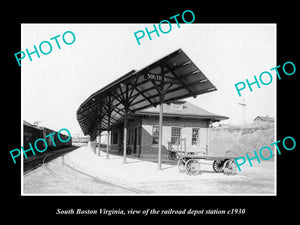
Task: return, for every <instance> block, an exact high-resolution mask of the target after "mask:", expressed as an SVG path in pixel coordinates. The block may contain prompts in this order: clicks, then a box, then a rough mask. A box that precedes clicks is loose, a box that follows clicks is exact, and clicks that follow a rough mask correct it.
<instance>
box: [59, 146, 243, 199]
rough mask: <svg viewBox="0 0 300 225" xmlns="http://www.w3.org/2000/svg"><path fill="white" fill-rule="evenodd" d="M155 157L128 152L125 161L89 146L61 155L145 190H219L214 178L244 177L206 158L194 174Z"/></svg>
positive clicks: (86, 170)
mask: <svg viewBox="0 0 300 225" xmlns="http://www.w3.org/2000/svg"><path fill="white" fill-rule="evenodd" d="M154 161H155V159H154V158H153V157H151V158H150V159H147V158H136V157H135V156H134V155H128V156H127V163H125V164H124V163H123V157H122V156H121V155H113V154H110V155H109V158H108V159H107V158H106V152H104V151H101V152H100V156H98V154H95V153H94V152H93V151H92V150H91V149H90V148H89V147H88V146H84V147H80V148H78V149H76V150H74V151H72V152H70V153H68V154H66V155H64V163H65V164H67V165H68V166H70V167H72V168H74V169H76V170H79V171H82V172H84V173H86V174H89V175H91V176H93V177H97V178H98V179H101V180H104V181H107V182H110V183H113V184H116V185H119V186H123V187H127V188H133V189H138V190H142V192H143V193H145V194H153V193H158V194H179V195H180V194H196V193H199V194H201V193H202V194H203V193H214V194H218V193H220V192H219V188H218V186H216V182H222V183H223V184H224V183H225V182H228V184H230V183H231V184H232V182H239V181H240V182H242V181H243V180H245V179H246V178H247V177H246V176H245V174H243V173H240V174H236V175H234V176H227V175H224V174H223V173H215V172H214V171H213V169H212V161H207V160H203V161H201V173H200V174H197V175H187V174H186V173H180V172H179V170H178V167H177V164H176V160H174V162H173V165H172V164H170V163H162V168H161V169H158V165H157V163H155V162H154ZM227 191H228V190H227ZM227 191H226V192H225V193H227ZM234 192H235V191H234ZM221 193H223V191H222V192H221Z"/></svg>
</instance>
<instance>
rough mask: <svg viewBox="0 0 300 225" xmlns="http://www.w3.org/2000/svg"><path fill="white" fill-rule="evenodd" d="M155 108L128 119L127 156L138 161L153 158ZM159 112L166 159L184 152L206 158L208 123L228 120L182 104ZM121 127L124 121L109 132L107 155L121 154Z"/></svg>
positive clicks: (155, 150)
mask: <svg viewBox="0 0 300 225" xmlns="http://www.w3.org/2000/svg"><path fill="white" fill-rule="evenodd" d="M159 107H160V106H157V107H151V108H148V109H145V110H141V111H139V112H137V113H135V114H134V115H131V116H130V117H129V118H128V127H127V128H128V132H127V154H128V153H132V154H134V155H136V156H137V157H141V158H143V157H144V156H145V157H147V156H149V155H157V153H158V145H159ZM163 109H164V115H163V128H162V130H163V132H162V145H163V146H162V154H163V155H167V153H168V151H167V150H168V149H169V150H170V149H172V150H181V149H182V150H183V149H184V148H186V149H187V151H191V152H201V153H203V154H206V155H207V154H208V144H209V142H208V138H209V127H210V125H211V123H213V122H219V121H220V120H224V119H228V117H225V116H220V115H215V114H213V113H210V112H208V111H206V110H204V109H202V108H200V107H198V106H196V105H194V104H191V103H189V102H187V101H184V100H180V101H174V102H170V103H166V104H164V105H163ZM123 126H124V121H121V122H120V123H118V124H115V125H113V126H112V128H111V152H114V153H121V152H122V150H123V139H124V132H123V130H124V127H123ZM181 142H184V143H181ZM184 145H185V146H184ZM128 149H129V151H128Z"/></svg>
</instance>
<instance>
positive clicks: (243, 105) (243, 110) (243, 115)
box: [238, 98, 246, 127]
mask: <svg viewBox="0 0 300 225" xmlns="http://www.w3.org/2000/svg"><path fill="white" fill-rule="evenodd" d="M238 104H239V105H240V106H242V108H241V115H242V116H241V117H242V123H243V124H244V127H246V122H245V107H246V103H245V98H243V102H242V103H238Z"/></svg>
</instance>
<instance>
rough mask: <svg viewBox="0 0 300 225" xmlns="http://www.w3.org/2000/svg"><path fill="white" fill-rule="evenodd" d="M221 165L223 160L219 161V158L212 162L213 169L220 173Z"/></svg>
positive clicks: (221, 170)
mask: <svg viewBox="0 0 300 225" xmlns="http://www.w3.org/2000/svg"><path fill="white" fill-rule="evenodd" d="M223 165H224V161H221V160H215V161H214V162H213V165H212V166H213V170H214V171H215V172H216V173H221V172H223Z"/></svg>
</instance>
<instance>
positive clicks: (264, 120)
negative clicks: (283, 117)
mask: <svg viewBox="0 0 300 225" xmlns="http://www.w3.org/2000/svg"><path fill="white" fill-rule="evenodd" d="M253 121H254V123H255V124H258V125H269V124H273V123H274V118H273V117H269V116H257V117H256V118H255V119H254V120H253Z"/></svg>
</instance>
